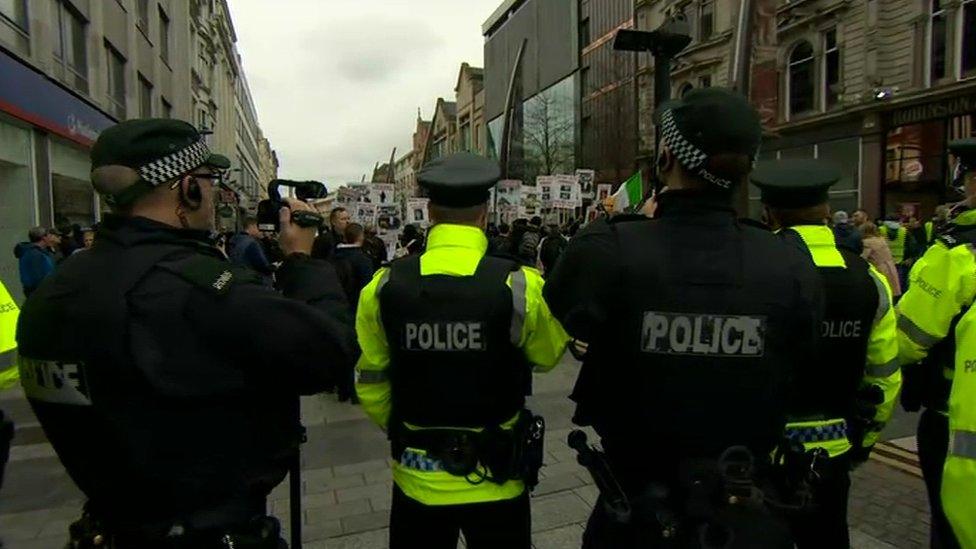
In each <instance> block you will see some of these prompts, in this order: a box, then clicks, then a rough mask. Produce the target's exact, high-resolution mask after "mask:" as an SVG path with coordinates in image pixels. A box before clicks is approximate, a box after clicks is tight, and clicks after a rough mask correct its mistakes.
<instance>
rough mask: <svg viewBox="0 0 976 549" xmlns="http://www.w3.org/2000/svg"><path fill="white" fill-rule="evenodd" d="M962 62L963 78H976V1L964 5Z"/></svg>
mask: <svg viewBox="0 0 976 549" xmlns="http://www.w3.org/2000/svg"><path fill="white" fill-rule="evenodd" d="M960 19H962V36H961V38H962V53H961V55H960V59H961V62H962V76H963V78H966V77H969V76H976V0H965V2H963V5H962V17H961V18H960Z"/></svg>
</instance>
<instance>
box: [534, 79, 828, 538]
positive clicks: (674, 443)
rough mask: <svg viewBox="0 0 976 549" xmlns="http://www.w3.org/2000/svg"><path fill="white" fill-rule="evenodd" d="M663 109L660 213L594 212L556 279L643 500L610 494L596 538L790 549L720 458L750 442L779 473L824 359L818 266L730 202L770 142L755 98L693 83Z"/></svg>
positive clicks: (616, 469) (596, 406)
mask: <svg viewBox="0 0 976 549" xmlns="http://www.w3.org/2000/svg"><path fill="white" fill-rule="evenodd" d="M655 121H656V122H657V123H658V124H660V126H661V129H662V136H663V142H662V150H661V154H660V157H659V158H658V160H657V167H658V171H659V177H660V178H661V180H662V182H663V183H664V184H665V185H667V188H668V190H666V191H665V192H663V193H661V194H660V195H659V196H658V197H657V209H656V211H655V214H654V215H655V219H650V218H647V217H645V216H642V215H629V216H617V217H615V218H614V219H613V220H610V221H609V222H606V223H599V224H598V223H591V224H590V225H589V226H588V227H587V228H586V229H584V230H583V231H581V232H580V234H578V235H577V236H576V238H574V239H573V240H572V241H571V242H570V245H569V247H568V248H567V249H566V251H565V252H564V253H563V255H562V257H561V259H560V261H559V262H558V263H557V264H556V269H555V272H554V273H553V274H552V276H551V277H549V278H548V279H547V282H546V291H545V296H546V300H547V301H548V303H549V306H550V307H551V308H552V311H553V313H554V314H555V315H556V317H557V318H559V319H560V320H561V321H562V322H563V323H564V325H565V326H566V329H567V331H568V332H569V334H570V335H571V336H573V337H574V338H576V339H577V340H581V341H583V342H586V343H588V344H589V345H588V350H587V352H586V356H585V363H584V368H583V369H582V370H581V372H580V377H579V379H578V381H577V384H576V388H575V390H574V393H573V399H574V400H575V401H576V403H577V413H576V416H575V418H574V420H575V421H577V422H580V423H582V424H587V425H592V426H593V428H594V429H595V430H596V432H597V434H598V435H599V436H600V437H601V445H602V447H603V449H604V451H605V453H606V460H607V462H608V464H609V467H610V470H611V471H612V473H613V475H614V476H615V477H616V480H617V481H618V482H619V484H620V486H621V488H622V490H623V493H624V495H625V497H626V498H627V500H628V501H629V503H630V507H631V513H630V517H629V519H625V518H623V517H622V516H621V515H620V514H619V513H613V512H611V510H610V509H609V508H608V507H607V506H606V505H605V503H606V502H607V501H609V500H608V498H607V496H606V495H605V494H601V496H600V498H599V499H598V501H597V503H596V506H595V508H594V510H593V513H592V515H591V517H590V520H589V523H588V524H587V528H586V532H585V534H584V536H583V547H584V548H588V549H589V548H603V547H692V546H697V545H696V544H697V543H698V542H699V541H700V540H699V535H705V534H704V533H706V532H707V533H708V536H709V539H711V536H719V537H717V538H715V539H722V540H726V541H728V544H727V545H725V546H726V547H733V548H739V547H749V548H772V547H775V548H784V549H785V548H792V547H793V542H792V537H791V535H790V532H789V529H788V526H787V524H786V523H785V521H783V520H782V519H780V518H778V517H776V516H774V515H773V514H772V513H771V512H770V511H769V510H768V509H767V508H766V507H765V506H764V503H763V501H761V500H760V501H750V502H749V503H748V504H747V503H745V502H744V501H743V500H742V499H740V498H738V497H736V498H730V494H728V493H726V492H724V490H725V489H726V487H724V486H723V485H722V483H721V482H718V481H717V479H718V478H719V477H720V474H719V473H717V471H719V470H720V469H722V468H723V467H726V466H727V465H728V462H729V461H728V460H729V459H733V458H732V457H731V456H732V455H739V456H740V457H739V458H738V460H747V461H748V460H752V462H753V463H754V467H752V468H747V469H745V472H744V474H743V476H742V478H741V479H740V481H741V482H743V483H745V484H746V485H749V486H756V487H761V488H760V489H764V487H765V486H766V485H767V484H768V483H769V482H770V479H769V478H768V477H767V474H768V473H767V472H768V469H769V465H770V464H769V462H768V456H769V455H770V454H771V452H772V451H773V449H774V448H776V447H777V446H778V445H779V443H780V441H781V439H782V436H783V432H784V431H783V430H784V427H785V424H786V421H785V413H786V408H787V405H788V404H789V399H790V397H791V396H792V393H791V385H790V379H791V378H792V376H793V374H794V371H793V370H794V368H795V367H796V368H802V367H807V363H808V362H810V363H811V364H810V365H809V367H813V364H812V362H813V361H814V358H813V357H812V355H813V351H814V350H815V348H816V340H817V331H818V329H819V328H820V325H819V317H818V314H817V313H818V311H819V306H818V304H819V303H820V298H819V296H820V294H821V289H820V283H819V280H818V275H817V272H816V271H815V270H814V267H813V265H812V264H811V262H810V260H809V258H808V257H805V256H804V254H803V252H802V251H801V250H799V249H797V248H796V247H795V246H789V245H787V244H786V243H784V242H783V241H782V240H781V239H780V238H779V237H777V236H775V235H773V234H771V233H770V232H768V231H767V230H764V229H761V228H758V227H754V226H752V225H751V224H745V223H742V222H740V221H738V219H737V216H736V213H735V210H734V208H733V207H732V199H733V196H734V195H735V193H736V189H737V188H738V187H739V186H740V185H744V184H745V183H746V178H747V176H748V174H749V171H750V169H751V166H752V163H753V161H754V159H755V157H756V154H757V153H758V151H759V145H760V142H761V139H762V128H761V125H760V121H759V115H758V113H757V112H756V111H755V109H754V108H753V107H752V106H750V105H749V103H748V101H747V100H746V99H745V98H744V97H742V96H741V95H739V94H737V93H735V92H733V91H732V90H727V89H723V88H706V89H700V90H694V91H692V92H689V93H688V94H687V95H685V96H684V97H683V98H682V99H678V100H675V101H672V102H668V103H665V104H664V105H662V106H661V108H660V109H659V110H658V112H657V113H656V114H655ZM689 395H693V396H689ZM745 456H750V457H749V458H746V457H745ZM705 494H708V495H705ZM662 520H663V521H664V522H662ZM719 545H721V544H719Z"/></svg>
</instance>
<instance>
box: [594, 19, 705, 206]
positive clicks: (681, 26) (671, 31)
mask: <svg viewBox="0 0 976 549" xmlns="http://www.w3.org/2000/svg"><path fill="white" fill-rule="evenodd" d="M690 43H691V27H689V26H688V21H686V20H685V17H684V15H683V14H677V15H673V16H670V17H668V18H667V20H665V21H664V23H663V24H662V25H661V26H660V27H658V28H657V30H653V31H639V30H628V29H621V30H619V31H617V36H616V37H615V38H614V41H613V49H615V50H617V51H635V52H646V53H650V54H651V56H653V57H654V110H655V111H656V110H657V108H658V107H659V106H660V105H661V103H663V102H665V101H667V100H668V99H671V62H672V61H673V60H674V58H675V56H676V55H678V53H679V52H681V50H683V49H685V48H686V47H688V44H690ZM634 81H635V82H636V81H637V80H636V75H635V80H634ZM635 93H638V90H636V84H635ZM639 104H640V103H639V101H638V105H639ZM638 115H639V113H638ZM638 127H639V125H638ZM638 131H639V130H638ZM654 136H655V137H654V159H655V160H656V159H657V157H658V154H659V152H660V147H661V145H660V143H661V128H659V127H655V129H654ZM653 179H654V184H655V190H657V189H656V187H657V185H658V182H657V178H656V177H653Z"/></svg>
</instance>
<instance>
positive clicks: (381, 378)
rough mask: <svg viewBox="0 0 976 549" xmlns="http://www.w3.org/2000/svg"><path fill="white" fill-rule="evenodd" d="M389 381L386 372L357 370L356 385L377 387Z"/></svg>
mask: <svg viewBox="0 0 976 549" xmlns="http://www.w3.org/2000/svg"><path fill="white" fill-rule="evenodd" d="M389 380H390V376H389V375H387V373H386V370H356V383H358V384H360V385H375V384H377V383H386V382H387V381H389Z"/></svg>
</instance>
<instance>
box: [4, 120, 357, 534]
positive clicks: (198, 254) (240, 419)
mask: <svg viewBox="0 0 976 549" xmlns="http://www.w3.org/2000/svg"><path fill="white" fill-rule="evenodd" d="M91 159H92V168H93V171H92V182H93V185H94V186H95V189H96V190H97V191H98V192H99V193H101V194H102V195H103V196H104V197H105V198H106V200H107V201H108V202H109V203H110V205H111V206H112V209H113V211H114V214H112V215H106V216H105V219H104V222H103V223H102V225H101V228H100V229H99V234H98V242H97V244H96V245H95V246H94V247H93V248H92V249H91V250H90V251H88V252H85V253H84V254H78V255H75V256H73V257H71V258H70V259H69V260H67V261H66V262H65V263H64V264H63V265H62V266H61V267H60V268H59V269H58V271H57V272H56V273H54V274H53V275H52V276H51V277H49V278H48V279H47V280H45V282H44V284H43V285H42V286H41V287H40V288H39V289H38V290H37V291H36V292H34V294H32V295H31V297H30V299H29V300H28V301H27V302H26V303H25V305H24V308H23V311H22V314H21V316H20V322H19V325H18V338H17V339H18V344H19V347H20V354H21V360H20V369H21V377H22V383H23V386H24V390H25V392H26V394H27V396H28V398H29V400H30V403H31V406H32V407H33V409H34V412H35V413H36V415H37V417H38V419H39V420H40V422H41V425H42V426H43V427H44V431H45V433H46V434H47V437H48V438H49V439H50V441H51V443H52V445H53V446H54V449H55V450H56V451H57V453H58V456H59V457H60V458H61V461H62V462H63V463H64V466H65V468H66V469H67V470H68V473H69V474H70V475H71V477H72V479H73V480H74V481H75V482H76V483H77V484H78V486H79V487H80V488H81V490H82V491H83V492H84V493H85V495H86V496H87V498H88V502H87V504H86V506H85V511H84V515H83V517H82V519H81V520H79V521H78V522H77V523H75V524H74V525H72V527H71V544H70V545H69V546H70V547H73V548H74V547H110V548H114V549H128V548H139V549H153V548H158V547H165V548H184V547H185V548H190V547H192V548H210V547H221V548H226V547H236V548H238V549H240V548H262V549H263V548H276V549H277V548H280V547H284V546H285V543H284V541H282V540H281V539H280V535H279V530H280V529H279V525H278V524H277V522H276V521H275V520H274V519H272V518H270V517H268V516H266V506H265V503H266V497H267V495H268V493H269V492H270V491H271V489H272V488H273V487H274V486H275V485H277V484H278V483H279V482H281V480H282V479H283V478H284V476H285V474H286V471H287V468H288V465H289V463H290V460H292V459H293V458H294V455H295V452H296V451H297V447H298V443H299V440H298V439H299V436H300V435H299V432H298V431H299V418H298V395H299V394H313V393H315V392H318V391H320V390H321V389H322V388H324V387H325V386H326V385H327V383H328V382H329V381H330V378H331V373H332V371H339V372H341V371H343V368H344V367H345V366H346V365H347V364H348V363H349V362H350V361H352V360H353V359H354V356H353V351H352V345H351V344H352V341H353V340H352V337H353V333H352V329H351V325H350V324H349V319H348V318H345V319H344V320H340V318H341V315H342V314H343V313H342V311H344V310H345V303H344V298H343V297H342V290H341V288H340V286H339V283H338V280H337V277H336V274H335V272H334V270H333V269H332V268H331V267H330V266H329V265H327V264H325V263H322V262H318V261H314V260H311V259H309V252H310V250H311V246H312V241H313V240H314V237H315V234H314V230H313V229H305V228H301V227H299V226H297V225H295V224H292V223H291V212H290V211H289V208H282V210H281V236H280V240H281V246H282V249H283V250H284V251H285V253H286V254H288V255H287V258H286V259H285V261H284V264H283V265H282V268H281V269H280V270H279V271H278V284H279V289H280V290H281V292H282V293H277V292H275V291H274V290H272V289H270V288H267V287H265V286H264V285H262V283H261V278H260V276H259V275H257V274H256V273H254V272H252V271H248V270H246V269H244V268H239V267H235V266H234V265H232V264H231V263H229V262H228V261H227V260H226V258H225V257H224V256H223V255H222V254H221V252H219V251H218V250H217V249H216V248H215V247H213V246H212V245H211V240H210V234H211V233H210V231H211V230H212V229H213V222H214V196H215V193H216V192H217V185H218V183H219V181H220V172H221V170H224V169H226V168H228V167H229V161H228V160H227V159H226V158H224V157H222V156H219V155H216V154H211V153H210V151H209V150H208V148H207V145H206V144H205V142H204V138H203V135H201V134H200V133H199V132H198V131H197V130H196V129H194V128H193V127H192V126H191V125H190V124H187V123H185V122H181V121H177V120H156V119H142V120H131V121H127V122H123V123H121V124H119V125H117V126H114V127H112V128H109V129H108V130H106V131H105V132H103V133H102V134H101V135H100V136H99V138H98V141H97V142H96V143H95V146H94V148H93V149H92V152H91ZM289 205H290V207H291V209H293V210H295V209H306V208H309V207H308V206H307V205H305V204H303V203H300V202H297V201H293V202H289ZM282 294H283V295H282Z"/></svg>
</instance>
